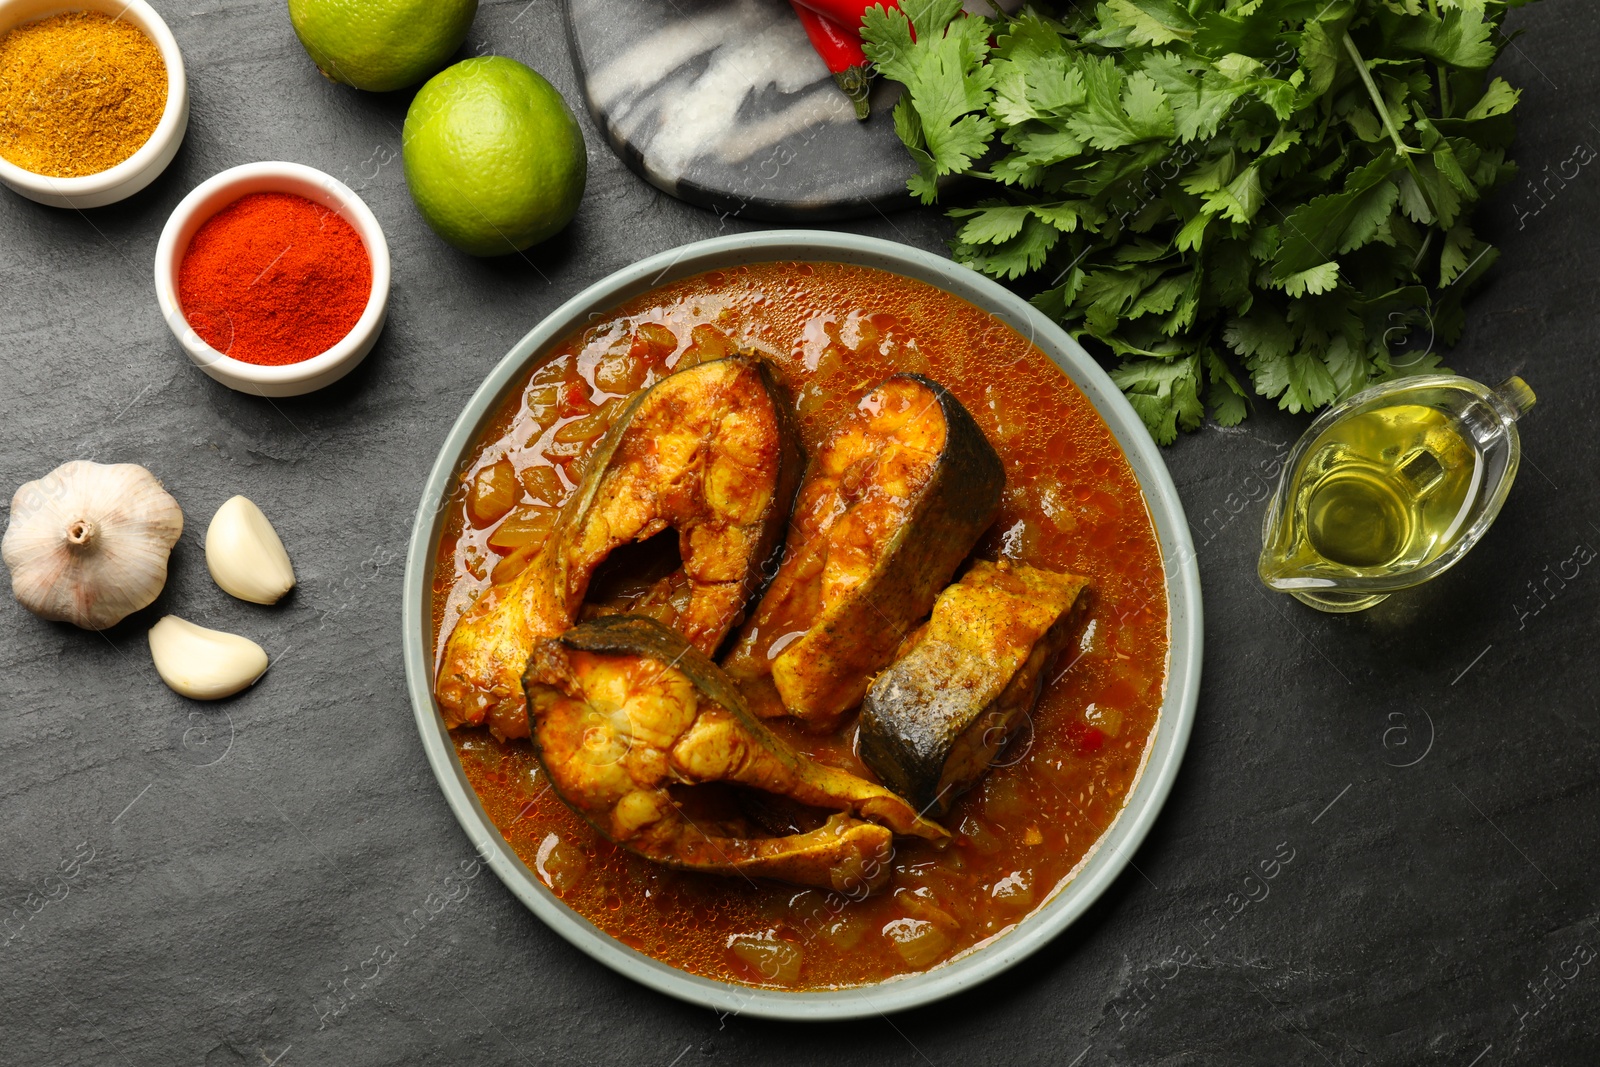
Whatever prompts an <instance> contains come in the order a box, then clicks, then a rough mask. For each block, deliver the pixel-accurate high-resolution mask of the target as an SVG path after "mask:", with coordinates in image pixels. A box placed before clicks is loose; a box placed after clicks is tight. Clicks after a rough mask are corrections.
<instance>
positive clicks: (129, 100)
mask: <svg viewBox="0 0 1600 1067" xmlns="http://www.w3.org/2000/svg"><path fill="white" fill-rule="evenodd" d="M166 107H167V65H166V62H165V61H164V60H163V59H162V58H161V50H160V49H159V48H157V47H156V43H155V42H154V41H152V40H151V39H150V38H149V37H146V36H145V35H144V33H143V32H142V31H141V30H140V29H139V28H138V27H137V26H134V25H131V24H130V23H127V22H124V21H121V20H120V19H116V18H112V17H111V16H110V15H107V14H104V13H102V12H99V11H70V12H66V13H63V14H59V15H52V16H50V17H49V18H45V19H40V20H38V21H37V22H29V23H25V24H23V25H21V26H18V27H16V28H15V29H13V30H11V31H10V32H8V33H5V34H3V35H0V156H4V157H5V158H6V159H7V160H9V161H10V162H12V163H14V164H16V165H17V166H19V167H21V168H22V169H24V170H29V171H32V172H33V173H35V174H43V175H46V176H48V177H52V178H77V177H82V176H84V175H88V174H98V173H100V172H101V171H104V170H109V169H111V168H112V167H114V166H116V165H117V164H118V163H121V162H122V161H123V160H125V159H127V158H128V157H129V156H131V155H133V154H134V153H135V152H137V151H138V150H139V148H140V147H141V146H142V145H144V143H145V142H146V141H148V140H149V139H150V135H151V134H152V133H154V132H155V129H156V126H157V125H158V124H159V123H160V122H161V115H162V113H163V112H164V111H165V110H166Z"/></svg>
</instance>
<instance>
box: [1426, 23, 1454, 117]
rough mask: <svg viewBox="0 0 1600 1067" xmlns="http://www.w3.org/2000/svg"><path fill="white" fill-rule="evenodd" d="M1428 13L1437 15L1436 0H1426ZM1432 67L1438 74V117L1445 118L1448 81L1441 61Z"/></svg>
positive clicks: (1448, 112) (1448, 100)
mask: <svg viewBox="0 0 1600 1067" xmlns="http://www.w3.org/2000/svg"><path fill="white" fill-rule="evenodd" d="M1428 14H1430V15H1432V16H1433V17H1434V18H1438V17H1439V4H1438V0H1428ZM1433 69H1434V70H1435V71H1437V72H1438V74H1439V117H1440V118H1442V119H1447V118H1449V117H1450V81H1449V78H1448V77H1447V76H1446V75H1445V69H1444V64H1443V63H1435V64H1434V65H1433Z"/></svg>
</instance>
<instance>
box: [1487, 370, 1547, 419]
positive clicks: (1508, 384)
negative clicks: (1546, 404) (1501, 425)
mask: <svg viewBox="0 0 1600 1067" xmlns="http://www.w3.org/2000/svg"><path fill="white" fill-rule="evenodd" d="M1494 398H1495V400H1496V401H1498V403H1496V404H1495V407H1497V408H1499V409H1500V414H1501V415H1502V416H1503V417H1504V418H1505V420H1506V421H1507V422H1516V421H1517V420H1518V419H1520V418H1522V416H1524V415H1526V414H1527V413H1528V412H1529V411H1530V410H1531V409H1532V408H1533V405H1534V402H1535V401H1537V400H1538V397H1536V396H1534V395H1533V390H1532V389H1531V388H1529V387H1528V383H1527V382H1525V381H1523V380H1522V379H1521V378H1519V377H1517V376H1516V375H1514V374H1513V375H1512V376H1511V377H1509V378H1507V379H1506V380H1505V381H1503V382H1501V383H1500V384H1499V385H1498V386H1496V387H1495V390H1494Z"/></svg>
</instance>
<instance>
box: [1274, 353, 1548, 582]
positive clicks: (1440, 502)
mask: <svg viewBox="0 0 1600 1067" xmlns="http://www.w3.org/2000/svg"><path fill="white" fill-rule="evenodd" d="M1532 404H1533V393H1532V391H1531V390H1529V389H1528V387H1527V386H1526V385H1525V384H1523V382H1522V381H1521V379H1518V378H1514V379H1512V380H1511V381H1510V382H1507V383H1506V384H1505V385H1503V386H1501V387H1500V389H1499V390H1490V389H1488V388H1487V387H1485V386H1482V385H1479V384H1478V383H1476V382H1470V381H1468V380H1467V379H1464V378H1456V377H1453V376H1445V375H1430V376H1427V377H1425V378H1416V379H1410V380H1401V381H1399V382H1392V383H1389V384H1388V385H1385V386H1379V387H1377V388H1375V389H1372V390H1368V391H1367V392H1365V393H1361V394H1359V395H1357V396H1356V397H1353V398H1351V400H1349V401H1346V402H1345V403H1344V404H1342V405H1340V406H1339V407H1338V408H1336V409H1334V410H1333V411H1330V412H1328V413H1326V414H1324V415H1323V416H1322V417H1321V418H1319V419H1318V420H1317V422H1316V423H1315V424H1313V426H1312V427H1311V430H1310V431H1308V432H1307V434H1306V437H1305V438H1304V439H1302V441H1301V443H1300V444H1299V445H1297V446H1296V447H1295V451H1294V453H1293V454H1292V455H1291V456H1290V460H1289V463H1288V465H1287V466H1286V467H1285V470H1284V479H1283V482H1282V483H1281V484H1280V485H1279V487H1278V492H1277V494H1276V495H1275V496H1274V498H1273V501H1272V504H1271V506H1270V507H1269V508H1268V512H1267V521H1266V527H1265V529H1264V531H1263V534H1264V536H1263V541H1264V544H1263V548H1262V555H1261V563H1260V572H1261V578H1262V580H1263V581H1264V582H1266V583H1267V585H1269V586H1270V587H1272V588H1274V589H1277V590H1280V591H1282V592H1287V593H1291V594H1293V595H1295V596H1296V597H1298V598H1300V599H1301V600H1304V601H1306V602H1307V603H1309V604H1312V605H1313V606H1314V607H1319V608H1322V609H1323V610H1329V611H1350V610H1359V609H1360V608H1363V607H1369V606H1371V605H1372V604H1374V603H1376V602H1377V601H1378V600H1381V599H1382V598H1383V594H1384V593H1386V592H1387V591H1388V590H1392V589H1398V588H1405V587H1406V586H1407V585H1414V584H1416V583H1417V582H1420V581H1425V580H1426V579H1427V578H1429V577H1431V576H1432V575H1433V574H1434V573H1437V572H1438V571H1439V570H1442V569H1444V568H1445V567H1448V566H1449V565H1450V564H1452V563H1453V562H1454V561H1455V559H1457V558H1459V556H1460V555H1461V554H1462V553H1463V552H1465V551H1466V549H1467V548H1468V547H1470V546H1471V543H1472V542H1474V541H1476V539H1477V538H1478V537H1480V536H1481V535H1482V533H1483V531H1484V530H1485V529H1487V528H1488V524H1489V522H1491V521H1492V520H1493V519H1494V515H1495V513H1496V512H1497V511H1498V510H1499V506H1500V502H1501V501H1503V500H1504V498H1505V493H1506V491H1507V490H1508V489H1509V487H1510V482H1511V479H1512V477H1513V476H1514V475H1515V473H1516V465H1517V455H1518V452H1519V449H1520V446H1519V445H1518V442H1517V437H1516V429H1515V426H1514V425H1513V424H1514V423H1515V421H1516V419H1517V418H1518V417H1520V416H1521V414H1522V413H1523V412H1525V411H1526V410H1527V409H1528V408H1529V407H1531V406H1532Z"/></svg>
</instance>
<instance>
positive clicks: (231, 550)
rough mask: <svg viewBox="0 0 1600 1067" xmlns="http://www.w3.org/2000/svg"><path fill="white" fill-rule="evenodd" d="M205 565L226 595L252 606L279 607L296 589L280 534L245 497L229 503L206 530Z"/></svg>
mask: <svg viewBox="0 0 1600 1067" xmlns="http://www.w3.org/2000/svg"><path fill="white" fill-rule="evenodd" d="M206 566H207V567H209V568H210V569H211V577H212V578H213V579H214V580H215V581H216V583H217V584H218V585H220V586H221V587H222V591H223V592H225V593H231V594H232V595H234V596H236V597H238V598H239V599H240V600H248V601H250V603H252V604H276V603H277V602H278V601H279V600H281V599H283V595H284V594H285V593H287V592H288V591H289V590H291V589H293V588H294V566H293V565H292V564H290V562H289V553H287V552H285V551H284V550H283V542H282V541H281V540H279V538H278V531H276V530H274V529H273V528H272V523H270V522H268V521H267V517H266V516H265V515H263V514H262V513H261V509H260V508H258V507H256V506H255V504H254V503H252V502H251V501H250V500H248V499H247V498H245V497H242V496H236V497H234V498H233V499H231V500H229V501H227V502H226V503H225V504H223V505H222V506H221V507H220V508H218V509H217V513H216V514H215V515H213V516H212V518H211V525H210V527H209V528H207V530H206Z"/></svg>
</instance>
